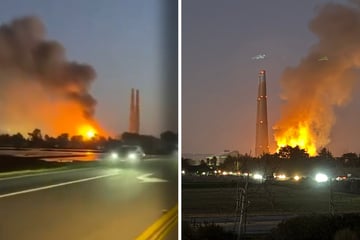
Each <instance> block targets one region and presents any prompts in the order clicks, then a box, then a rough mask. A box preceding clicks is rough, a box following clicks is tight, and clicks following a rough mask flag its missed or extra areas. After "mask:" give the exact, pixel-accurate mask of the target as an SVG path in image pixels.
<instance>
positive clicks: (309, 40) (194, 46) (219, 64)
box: [182, 0, 360, 155]
mask: <svg viewBox="0 0 360 240" xmlns="http://www.w3.org/2000/svg"><path fill="white" fill-rule="evenodd" d="M328 2H329V1H325V0H306V1H297V0H278V1H260V0H243V1H236V0H226V1H218V0H197V1H193V0H183V2H182V3H183V7H182V13H183V16H182V20H183V22H182V29H183V31H182V44H183V45H182V52H183V55H182V76H183V79H182V147H183V152H184V153H219V152H222V151H223V150H225V149H230V150H239V151H240V152H241V153H252V154H253V153H254V145H255V118H256V94H257V83H258V77H257V76H258V72H259V70H261V69H265V70H266V71H267V90H268V121H269V139H270V145H272V146H275V142H274V140H273V132H272V129H271V128H272V126H273V125H274V124H275V122H277V121H278V120H279V118H280V112H281V106H282V104H283V103H282V100H281V98H280V95H281V87H280V83H279V79H280V77H281V75H282V72H283V71H284V69H285V68H286V67H288V66H296V65H298V64H299V62H300V60H301V59H302V58H304V57H305V56H306V55H307V53H308V51H309V49H310V48H311V46H312V45H314V44H316V43H317V41H318V39H317V38H316V36H315V35H314V34H313V33H312V32H311V31H310V30H309V28H308V24H309V22H310V20H311V19H312V18H313V17H314V16H315V15H316V7H317V6H319V5H322V4H324V3H328ZM336 2H338V3H344V4H348V3H347V1H336ZM260 53H264V54H266V55H267V58H266V59H264V60H259V61H254V60H252V59H251V58H252V57H253V56H255V55H257V54H260ZM357 89H358V85H357ZM359 107H360V97H359V96H358V94H356V91H355V94H354V95H353V97H352V101H351V102H350V103H349V104H348V105H347V106H345V107H342V108H336V109H335V113H336V118H337V120H336V124H335V126H334V127H333V129H332V131H331V136H330V137H331V142H330V144H329V145H328V146H327V147H328V148H329V149H330V151H332V152H333V153H334V154H335V155H340V154H342V153H343V152H350V151H352V152H360V142H359V141H358V136H359V133H360V131H359V127H358V122H360V112H359V111H360V110H359Z"/></svg>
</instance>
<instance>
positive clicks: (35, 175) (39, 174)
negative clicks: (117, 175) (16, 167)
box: [0, 167, 92, 181]
mask: <svg viewBox="0 0 360 240" xmlns="http://www.w3.org/2000/svg"><path fill="white" fill-rule="evenodd" d="M84 169H85V170H88V169H92V167H87V168H79V169H59V171H57V170H50V171H46V170H45V172H37V173H36V172H34V173H30V174H25V175H18V176H13V177H3V178H2V177H1V174H0V181H4V180H11V179H16V178H25V177H37V176H43V175H51V174H56V173H68V172H76V171H78V170H84ZM29 171H31V170H29ZM34 171H36V170H34ZM14 174H17V173H14ZM19 174H21V173H19Z"/></svg>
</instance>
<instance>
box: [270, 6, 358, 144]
mask: <svg viewBox="0 0 360 240" xmlns="http://www.w3.org/2000/svg"><path fill="white" fill-rule="evenodd" d="M356 2H360V1H353V3H356ZM317 11H318V12H317V15H316V17H315V18H314V19H313V20H312V21H311V22H310V24H309V28H310V30H311V31H312V32H313V33H315V34H316V35H317V37H318V38H319V42H318V43H317V44H316V45H314V46H313V47H312V48H311V49H310V52H309V53H308V55H307V56H306V57H305V58H304V59H302V60H301V62H300V63H299V65H298V66H296V67H289V68H287V69H285V71H284V73H283V75H282V77H281V79H280V81H281V84H282V88H283V95H282V97H283V98H284V100H285V105H284V107H283V109H282V116H281V119H280V120H279V121H278V122H277V124H276V125H275V127H274V131H275V139H276V141H277V142H278V143H279V139H284V138H287V143H289V142H290V138H291V135H293V136H292V137H299V135H307V137H308V138H309V143H308V144H309V145H311V144H312V145H313V146H315V148H316V149H317V150H319V148H320V147H324V146H326V145H327V144H328V143H329V142H330V132H331V129H332V127H333V125H334V124H335V120H336V118H335V114H334V108H335V107H337V106H344V105H345V104H346V103H348V102H349V101H350V99H351V94H352V88H353V87H354V84H355V82H356V80H358V79H359V76H360V75H359V72H358V69H359V67H360V9H359V8H357V7H356V6H355V5H354V6H351V5H341V4H335V3H329V4H326V5H323V6H321V7H319V8H318V9H317ZM324 56H327V57H328V61H319V59H320V58H322V57H324ZM301 127H305V128H308V130H309V131H308V133H301V132H300V131H299V129H300V128H301Z"/></svg>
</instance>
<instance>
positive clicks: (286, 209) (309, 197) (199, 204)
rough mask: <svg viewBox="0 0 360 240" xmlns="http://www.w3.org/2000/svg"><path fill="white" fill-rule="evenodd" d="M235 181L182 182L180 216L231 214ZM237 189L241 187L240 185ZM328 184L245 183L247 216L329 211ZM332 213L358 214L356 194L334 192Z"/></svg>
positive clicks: (359, 207) (358, 203)
mask: <svg viewBox="0 0 360 240" xmlns="http://www.w3.org/2000/svg"><path fill="white" fill-rule="evenodd" d="M236 186H237V182H235V181H230V182H229V181H228V182H206V181H203V182H183V188H182V209H183V214H185V215H187V214H189V215H197V214H199V215H201V214H220V215H223V214H225V215H226V214H228V215H229V214H234V212H235V206H236V198H237V187H236ZM239 186H242V185H241V184H240V185H239ZM329 195H330V191H329V185H328V184H315V183H312V182H311V183H289V182H287V183H285V182H283V183H281V182H280V183H276V184H249V188H248V201H249V205H248V213H249V214H310V213H327V212H329V199H330V198H329ZM333 202H334V207H335V212H336V213H342V212H360V195H356V194H347V193H340V192H334V193H333Z"/></svg>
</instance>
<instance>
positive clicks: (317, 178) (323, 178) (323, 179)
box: [315, 173, 329, 182]
mask: <svg viewBox="0 0 360 240" xmlns="http://www.w3.org/2000/svg"><path fill="white" fill-rule="evenodd" d="M328 180H329V178H328V176H326V175H325V174H323V173H318V174H316V176H315V181H317V182H327V181H328Z"/></svg>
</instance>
